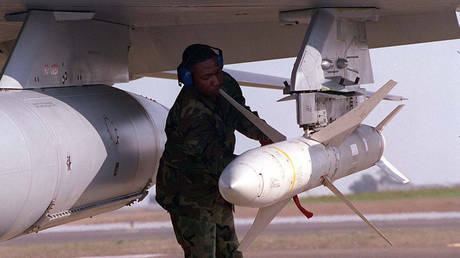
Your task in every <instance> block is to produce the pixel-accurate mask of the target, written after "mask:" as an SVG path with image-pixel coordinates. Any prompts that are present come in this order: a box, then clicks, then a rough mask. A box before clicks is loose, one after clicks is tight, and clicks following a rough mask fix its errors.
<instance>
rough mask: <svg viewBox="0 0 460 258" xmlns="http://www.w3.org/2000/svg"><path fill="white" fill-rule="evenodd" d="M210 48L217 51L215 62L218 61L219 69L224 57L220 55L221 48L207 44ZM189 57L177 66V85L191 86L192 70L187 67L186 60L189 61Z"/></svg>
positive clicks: (221, 66)
mask: <svg viewBox="0 0 460 258" xmlns="http://www.w3.org/2000/svg"><path fill="white" fill-rule="evenodd" d="M208 47H209V48H210V49H213V50H215V51H217V52H218V54H217V62H218V63H219V67H220V69H222V68H223V67H224V57H223V55H222V49H220V48H216V47H211V46H208ZM190 59H191V57H189V58H188V59H187V60H184V61H182V63H181V64H180V65H179V66H178V67H177V78H178V80H179V85H181V84H182V85H184V86H192V85H193V78H192V72H191V71H190V70H189V69H187V65H188V62H189V61H190Z"/></svg>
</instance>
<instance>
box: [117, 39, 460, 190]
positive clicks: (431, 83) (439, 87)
mask: <svg viewBox="0 0 460 258" xmlns="http://www.w3.org/2000/svg"><path fill="white" fill-rule="evenodd" d="M224 54H225V53H224ZM370 55H371V62H372V66H373V70H374V80H375V82H374V83H373V84H368V85H363V86H364V87H365V88H366V89H368V90H371V91H376V90H377V89H378V88H379V87H380V86H382V85H383V84H384V83H385V82H387V81H388V80H390V79H393V80H395V81H397V82H398V85H397V86H396V87H395V88H394V89H393V90H392V91H391V92H390V94H396V95H402V96H405V97H407V98H408V100H407V101H404V102H403V103H404V104H406V106H405V107H404V108H403V109H402V110H401V112H400V113H399V114H398V115H397V116H396V117H395V118H394V119H393V120H392V121H391V123H390V124H389V125H387V127H386V128H385V130H384V132H383V134H384V136H385V138H386V149H385V152H384V156H385V157H386V158H387V159H388V160H389V161H390V162H391V163H392V164H393V165H394V166H396V167H397V168H398V169H399V170H400V171H401V172H402V173H404V174H405V175H406V176H408V177H409V178H410V179H411V181H412V183H413V184H416V185H431V184H440V185H452V184H460V40H450V41H441V42H434V43H423V44H416V45H407V46H397V47H388V48H378V49H372V50H371V51H370ZM294 61H295V59H294V58H287V59H278V60H271V61H263V62H251V63H243V64H233V65H226V66H225V68H228V69H234V70H243V71H248V72H254V73H261V74H267V75H273V76H280V77H286V78H289V77H290V74H291V70H292V66H293V64H294ZM115 86H116V87H118V88H121V89H124V90H127V91H131V92H134V93H137V94H140V95H143V96H146V97H149V98H152V99H155V100H157V101H158V102H160V103H162V104H163V105H165V106H167V107H171V106H172V104H173V103H174V99H175V97H176V96H177V94H178V93H179V91H180V88H179V86H178V85H177V81H173V80H165V79H155V78H141V79H138V80H135V81H131V82H129V83H126V84H117V85H115ZM242 90H243V95H244V96H245V98H246V102H247V104H248V105H249V106H250V107H251V108H252V109H253V110H257V111H258V112H259V115H260V117H262V118H263V119H264V120H266V121H267V122H268V123H269V124H270V125H272V126H273V127H274V128H276V129H277V130H279V131H280V132H282V133H283V134H285V135H286V136H287V137H288V139H292V138H296V137H300V136H301V135H302V134H303V131H302V130H301V129H299V127H298V125H297V121H296V107H295V101H287V102H282V103H279V102H276V100H278V99H280V98H282V97H283V95H282V91H280V90H271V89H259V88H250V87H244V86H243V87H242ZM399 104H401V103H400V102H391V101H383V102H381V103H380V104H379V105H378V106H377V108H376V109H375V110H374V111H373V112H371V114H370V115H369V117H368V118H366V120H365V121H364V124H368V125H373V126H375V125H377V124H378V123H379V122H380V121H381V120H382V119H383V118H384V117H385V116H386V115H387V114H388V113H390V112H391V111H392V110H393V109H394V108H395V107H396V106H397V105H399ZM258 146H259V143H258V142H256V141H253V140H250V139H247V138H246V137H244V136H242V135H240V134H237V145H236V150H235V153H237V154H240V153H242V152H244V151H246V150H248V149H251V148H255V147H258ZM365 173H367V174H370V175H373V176H374V177H376V178H378V177H379V176H378V175H377V173H381V172H379V171H377V169H375V168H371V169H368V170H366V171H362V172H358V173H356V174H353V175H350V176H348V177H346V178H343V179H340V180H338V181H337V182H336V185H337V186H338V188H339V189H341V190H343V191H344V192H348V187H349V186H350V184H351V183H353V182H354V181H356V180H358V179H360V177H361V176H362V175H363V174H365Z"/></svg>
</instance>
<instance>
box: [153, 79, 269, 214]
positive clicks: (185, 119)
mask: <svg viewBox="0 0 460 258" xmlns="http://www.w3.org/2000/svg"><path fill="white" fill-rule="evenodd" d="M222 89H223V90H224V91H225V92H226V93H227V94H229V95H230V96H232V97H233V98H234V99H235V100H236V101H238V102H239V103H240V104H242V105H244V104H245V99H244V97H243V95H242V93H241V89H240V87H239V85H238V83H237V82H236V81H235V80H234V79H233V78H232V77H231V76H230V75H228V74H226V73H224V79H223V85H222ZM247 108H248V109H249V107H247ZM254 113H255V114H257V113H256V112H254ZM235 129H236V130H238V131H239V132H240V133H242V134H244V135H246V136H247V137H249V138H252V139H254V140H260V139H264V137H265V136H264V135H263V133H262V132H261V131H260V130H259V129H257V128H256V127H255V126H254V125H253V124H252V123H251V122H249V121H248V120H247V119H246V118H245V117H244V116H243V115H241V114H240V113H239V112H238V111H237V110H236V109H235V108H234V107H233V106H231V104H230V103H228V102H227V101H226V100H225V99H224V98H223V97H222V96H220V95H219V96H218V97H217V100H216V102H212V101H210V100H209V99H207V98H206V97H205V96H203V95H201V94H200V93H199V91H198V90H197V89H196V88H195V87H184V88H182V90H181V92H180V93H179V95H178V97H177V99H176V101H175V103H174V105H173V107H172V108H171V110H170V111H169V114H168V119H167V122H166V129H165V131H166V135H167V142H166V145H165V150H164V153H163V156H162V158H161V161H160V167H159V169H158V174H157V181H156V200H157V201H158V203H159V204H160V205H161V206H162V207H163V208H165V209H166V210H168V211H169V212H174V213H176V214H179V215H182V216H189V217H193V218H196V219H201V220H207V221H214V220H216V216H219V214H218V212H216V211H218V210H220V209H221V206H222V205H230V204H229V203H227V202H226V201H225V200H224V199H223V198H222V197H221V196H220V193H219V189H218V181H219V176H220V174H221V173H222V171H223V170H224V168H225V167H226V166H227V165H228V163H230V161H232V159H233V158H234V154H233V151H234V147H235V135H234V132H235Z"/></svg>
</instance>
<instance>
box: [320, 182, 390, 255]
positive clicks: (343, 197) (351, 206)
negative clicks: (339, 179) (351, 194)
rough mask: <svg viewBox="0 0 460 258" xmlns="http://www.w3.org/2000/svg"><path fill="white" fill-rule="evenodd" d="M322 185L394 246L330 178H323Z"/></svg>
mask: <svg viewBox="0 0 460 258" xmlns="http://www.w3.org/2000/svg"><path fill="white" fill-rule="evenodd" d="M322 184H323V185H324V186H326V187H327V188H329V190H331V192H333V193H334V194H335V195H336V196H337V197H339V199H340V200H342V201H343V202H344V203H345V204H346V205H347V206H348V207H349V208H350V209H351V210H352V211H353V212H355V213H356V215H358V216H359V217H360V218H361V219H362V220H363V221H364V222H366V223H367V225H369V226H370V227H371V228H372V229H373V230H375V232H377V234H379V235H380V236H381V237H382V238H383V239H385V241H387V243H388V244H390V246H392V245H393V244H392V243H391V241H390V239H388V238H387V237H386V236H385V235H384V234H383V233H382V231H380V230H379V229H378V228H377V227H376V226H374V224H372V223H371V222H370V221H369V220H367V218H366V217H364V215H363V214H362V213H361V212H360V211H359V210H358V209H356V207H355V206H354V205H353V204H352V203H351V202H350V201H349V200H347V198H345V196H344V195H343V194H342V193H341V192H340V191H339V189H337V188H336V187H335V186H334V185H333V184H332V182H331V181H330V180H329V178H328V177H326V176H323V181H322Z"/></svg>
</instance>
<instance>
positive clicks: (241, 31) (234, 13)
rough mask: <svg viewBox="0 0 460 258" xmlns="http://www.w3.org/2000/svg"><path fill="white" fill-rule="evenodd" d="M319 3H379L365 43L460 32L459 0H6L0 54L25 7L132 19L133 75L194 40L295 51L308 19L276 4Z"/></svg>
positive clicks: (146, 72) (247, 49) (235, 54)
mask: <svg viewBox="0 0 460 258" xmlns="http://www.w3.org/2000/svg"><path fill="white" fill-rule="evenodd" d="M318 7H376V8H379V19H378V21H375V22H367V23H366V28H367V37H368V43H369V47H370V48H376V47H386V46H395V45H403V44H412V43H421V42H430V41H438V40H448V39H458V38H460V29H459V27H458V22H457V18H456V13H455V11H456V10H457V9H458V8H459V7H460V0H403V1H401V0H367V1H366V0H355V1H341V0H323V1H316V0H315V1H313V0H268V1H254V0H245V1H242V0H237V1H193V0H192V1H183V0H182V1H181V0H176V1H169V0H168V1H166V0H156V1H154V0H150V1H149V0H143V1H121V0H113V1H85V0H80V1H72V0H67V1H45V0H34V1H13V0H10V1H8V0H7V1H2V3H0V15H1V17H2V18H1V20H0V42H1V43H0V49H1V51H2V54H1V55H0V62H2V63H4V62H5V60H6V58H7V56H8V53H9V52H10V51H11V49H12V47H13V45H14V44H13V42H14V40H15V39H16V37H17V35H18V33H19V30H20V28H21V25H22V22H21V21H8V20H7V19H6V18H4V17H5V15H6V14H10V13H15V12H21V11H26V10H28V9H41V10H75V11H90V12H94V13H95V18H96V19H99V20H105V21H109V22H115V23H122V24H127V25H130V26H132V30H131V35H130V40H131V47H130V52H129V71H130V78H131V79H136V78H139V77H143V76H151V75H152V74H154V73H156V72H160V71H166V70H173V69H175V67H176V65H177V63H178V62H179V60H180V55H181V53H182V50H183V49H184V47H185V46H187V45H189V44H191V43H195V42H203V43H207V44H210V45H214V46H218V47H220V48H222V49H224V50H225V53H224V54H225V62H226V63H240V62H248V61H258V60H267V59H275V58H283V57H292V56H296V55H297V52H298V49H299V46H300V45H301V43H302V39H303V37H304V35H305V32H306V29H307V24H299V25H295V26H287V25H282V23H280V19H279V14H280V11H287V10H298V9H306V8H318ZM0 65H2V66H3V64H0Z"/></svg>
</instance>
